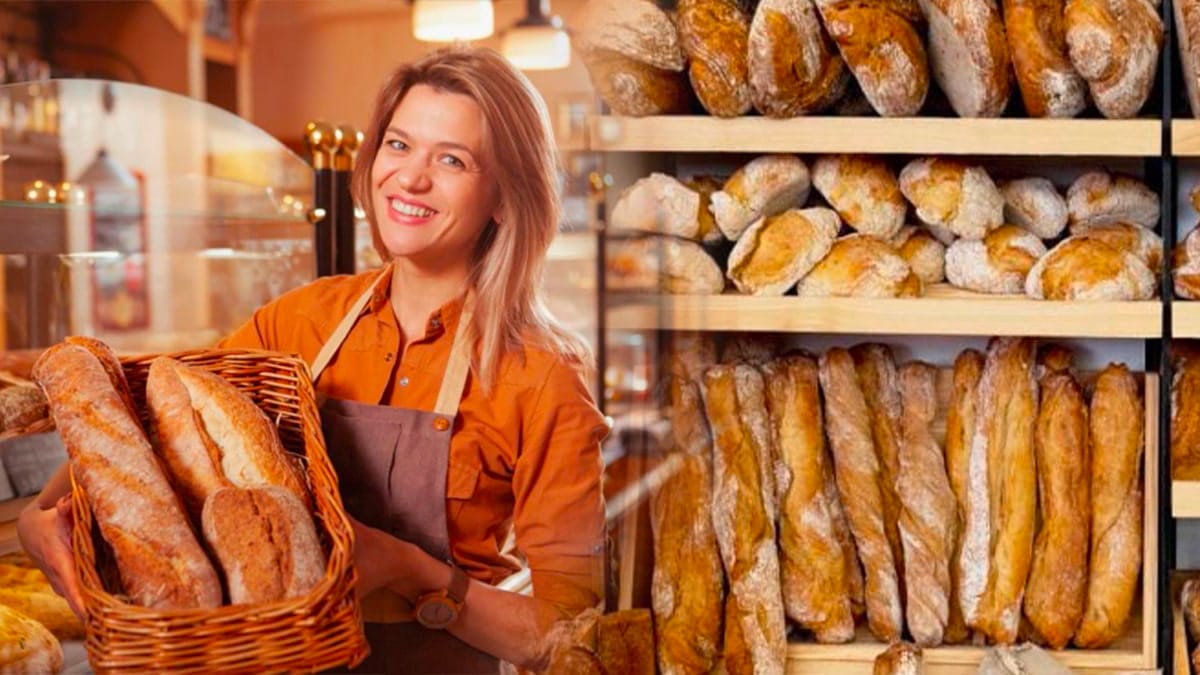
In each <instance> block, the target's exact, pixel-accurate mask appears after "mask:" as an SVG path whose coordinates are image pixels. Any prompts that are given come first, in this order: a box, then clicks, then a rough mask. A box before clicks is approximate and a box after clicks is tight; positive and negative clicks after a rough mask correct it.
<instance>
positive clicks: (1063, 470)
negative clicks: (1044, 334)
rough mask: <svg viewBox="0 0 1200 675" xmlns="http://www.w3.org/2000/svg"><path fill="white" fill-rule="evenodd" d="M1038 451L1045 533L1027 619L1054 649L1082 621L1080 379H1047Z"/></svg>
mask: <svg viewBox="0 0 1200 675" xmlns="http://www.w3.org/2000/svg"><path fill="white" fill-rule="evenodd" d="M1040 388H1041V405H1040V407H1039V409H1038V416H1037V427H1036V436H1035V447H1036V451H1037V473H1038V505H1039V509H1038V510H1039V514H1040V521H1041V524H1040V527H1039V529H1038V533H1037V538H1036V539H1035V540H1034V545H1033V565H1032V567H1030V570H1029V580H1028V581H1027V582H1026V589H1025V603H1024V607H1025V608H1024V611H1025V616H1026V617H1027V618H1028V619H1029V622H1030V623H1031V624H1032V625H1033V628H1034V630H1036V631H1037V635H1038V636H1039V637H1040V638H1041V639H1042V640H1044V641H1045V642H1046V644H1047V645H1049V646H1050V647H1052V648H1054V649H1062V648H1063V647H1065V646H1067V644H1069V643H1070V641H1071V636H1072V635H1074V634H1075V629H1076V628H1077V627H1078V626H1079V621H1080V619H1081V618H1082V617H1083V603H1084V598H1085V594H1086V592H1087V579H1088V573H1087V563H1088V561H1087V552H1088V531H1089V527H1090V521H1091V512H1092V505H1091V496H1090V495H1091V492H1090V489H1091V488H1090V486H1089V481H1090V480H1091V462H1090V454H1091V453H1090V451H1089V447H1088V442H1089V441H1088V417H1087V402H1086V401H1085V400H1084V398H1083V390H1082V389H1081V388H1080V386H1079V383H1078V382H1076V381H1075V378H1074V376H1072V375H1071V373H1070V372H1066V371H1051V372H1048V373H1047V374H1045V375H1043V376H1042V378H1041V381H1040Z"/></svg>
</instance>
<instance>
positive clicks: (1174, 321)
mask: <svg viewBox="0 0 1200 675" xmlns="http://www.w3.org/2000/svg"><path fill="white" fill-rule="evenodd" d="M1171 335H1173V336H1174V337H1176V338H1200V302H1198V301H1193V300H1175V301H1174V302H1172V303H1171Z"/></svg>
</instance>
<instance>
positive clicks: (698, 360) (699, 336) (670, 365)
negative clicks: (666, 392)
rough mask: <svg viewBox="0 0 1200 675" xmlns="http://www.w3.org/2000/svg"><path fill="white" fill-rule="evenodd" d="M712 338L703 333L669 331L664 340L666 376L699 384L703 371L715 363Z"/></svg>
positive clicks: (715, 347) (714, 349)
mask: <svg viewBox="0 0 1200 675" xmlns="http://www.w3.org/2000/svg"><path fill="white" fill-rule="evenodd" d="M712 336H713V334H712V333H707V332H703V331H696V332H691V331H671V333H670V334H669V338H668V339H667V340H666V348H667V358H666V359H665V362H666V364H667V374H669V375H674V376H676V377H681V378H683V379H685V380H690V381H692V382H695V383H699V382H700V378H701V377H704V371H705V370H707V369H708V367H709V366H711V365H712V364H714V363H716V362H717V345H716V342H715V341H714V340H713V337H712Z"/></svg>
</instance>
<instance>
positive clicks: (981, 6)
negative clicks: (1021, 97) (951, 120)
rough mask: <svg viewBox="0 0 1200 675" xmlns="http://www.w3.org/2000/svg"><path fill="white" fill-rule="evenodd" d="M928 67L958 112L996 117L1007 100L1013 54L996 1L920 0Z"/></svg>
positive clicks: (964, 115)
mask: <svg viewBox="0 0 1200 675" xmlns="http://www.w3.org/2000/svg"><path fill="white" fill-rule="evenodd" d="M920 3H921V11H922V12H924V14H925V18H926V19H927V20H928V21H929V67H930V70H932V71H933V77H934V79H935V80H936V81H937V83H938V86H940V87H941V88H942V91H943V92H945V93H946V98H948V99H950V105H951V107H953V108H954V112H956V113H958V116H959V117H997V116H999V115H1000V114H1001V113H1003V112H1004V107H1005V106H1006V105H1007V104H1008V80H1009V77H1010V75H1009V58H1008V44H1007V42H1006V41H1005V37H1004V22H1003V21H1002V20H1001V18H1000V9H999V8H998V7H997V6H996V2H995V0H920Z"/></svg>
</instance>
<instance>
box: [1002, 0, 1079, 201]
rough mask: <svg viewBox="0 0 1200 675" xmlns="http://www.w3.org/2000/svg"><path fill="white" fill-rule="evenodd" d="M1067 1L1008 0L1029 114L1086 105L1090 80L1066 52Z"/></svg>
mask: <svg viewBox="0 0 1200 675" xmlns="http://www.w3.org/2000/svg"><path fill="white" fill-rule="evenodd" d="M1064 4H1065V0H1004V28H1005V32H1006V33H1007V36H1008V48H1009V53H1010V55H1011V56H1012V62H1013V70H1014V71H1016V74H1017V85H1018V86H1019V87H1020V89H1021V98H1022V100H1024V102H1025V112H1026V113H1028V114H1029V116H1030V117H1074V116H1076V115H1078V114H1079V113H1081V112H1083V109H1084V108H1086V107H1087V83H1086V82H1084V80H1083V78H1082V77H1080V76H1079V73H1077V72H1075V66H1074V65H1072V64H1071V58H1070V56H1069V55H1068V54H1067V27H1066V22H1065V20H1064V17H1063V6H1064ZM1018 224H1020V223H1018Z"/></svg>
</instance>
